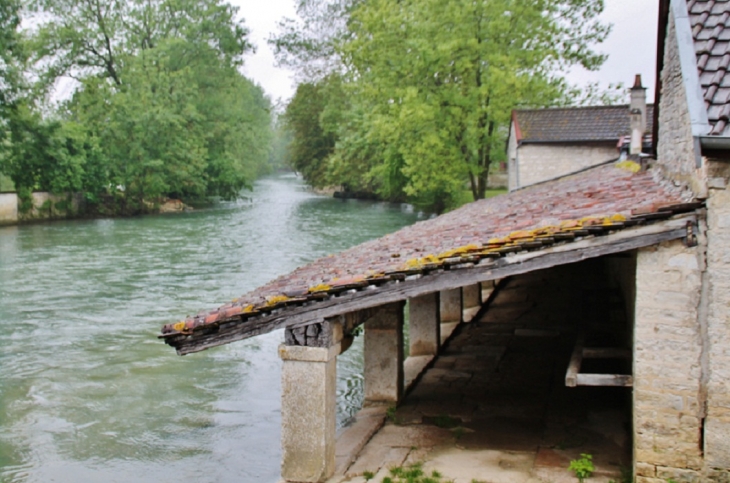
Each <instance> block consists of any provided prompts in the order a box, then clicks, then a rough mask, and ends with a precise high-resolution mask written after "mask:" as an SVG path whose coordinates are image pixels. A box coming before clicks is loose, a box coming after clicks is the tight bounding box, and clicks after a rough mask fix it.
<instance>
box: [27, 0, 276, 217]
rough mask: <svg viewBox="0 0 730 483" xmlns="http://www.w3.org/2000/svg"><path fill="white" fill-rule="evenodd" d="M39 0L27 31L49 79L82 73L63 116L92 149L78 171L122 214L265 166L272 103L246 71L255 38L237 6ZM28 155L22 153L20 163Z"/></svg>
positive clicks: (234, 181)
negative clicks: (243, 66)
mask: <svg viewBox="0 0 730 483" xmlns="http://www.w3.org/2000/svg"><path fill="white" fill-rule="evenodd" d="M32 7H33V8H34V9H35V11H36V13H38V14H42V15H40V16H39V17H38V18H39V21H38V25H37V26H36V27H35V28H34V30H33V32H31V35H30V38H31V43H30V45H31V46H32V48H33V52H34V55H33V61H34V62H35V68H36V72H37V73H38V78H39V79H40V80H41V85H42V87H44V88H48V87H49V86H51V85H53V83H54V82H55V81H56V80H57V79H58V78H59V77H62V76H69V77H72V78H74V79H76V81H77V83H78V84H77V88H76V91H75V93H74V95H73V97H72V99H70V100H69V101H67V102H65V103H64V104H63V105H62V106H61V109H60V110H59V111H58V112H57V113H56V114H55V116H56V117H57V118H58V119H57V121H55V123H56V124H57V125H60V126H63V127H64V129H62V130H60V131H58V133H65V134H68V135H70V136H72V137H70V138H69V139H68V141H69V142H70V144H69V145H70V146H79V147H83V150H81V151H79V153H82V152H83V153H85V155H84V156H81V154H79V156H81V157H76V158H74V159H76V161H77V162H76V163H75V164H74V166H77V167H78V170H77V171H79V173H80V174H79V175H78V176H77V177H76V178H74V179H75V180H81V181H80V182H81V189H82V190H83V191H84V192H86V194H87V198H89V199H91V200H92V201H100V200H101V199H102V198H105V197H108V196H111V197H112V198H114V199H116V200H118V202H119V203H118V205H117V209H118V210H121V211H125V212H138V211H145V210H148V209H149V208H150V207H151V206H153V205H154V203H156V202H157V201H159V200H160V199H161V198H163V197H165V196H169V197H176V198H183V199H198V198H201V197H205V196H219V197H222V198H225V199H232V198H235V197H237V196H238V195H239V192H240V191H241V189H242V188H245V187H248V186H250V184H251V181H252V180H253V179H254V178H255V177H256V176H257V175H259V174H260V173H261V172H262V170H263V169H264V166H265V165H266V163H267V162H268V157H269V151H270V141H271V135H272V134H271V119H270V103H269V100H268V99H267V98H266V96H265V95H264V93H263V91H262V90H261V88H260V87H259V86H256V85H255V84H253V83H252V82H251V81H249V80H248V79H246V78H245V77H244V76H243V75H241V74H240V73H239V71H238V68H239V67H240V65H241V64H242V62H243V60H242V58H243V57H242V56H243V54H244V53H245V52H247V51H248V50H250V49H251V48H252V46H251V45H250V44H249V42H248V40H247V34H248V31H247V29H246V28H245V26H244V25H243V22H242V21H239V20H237V19H236V15H237V9H236V8H235V7H232V6H231V5H230V4H228V3H226V2H225V1H223V0H144V1H143V0H111V1H101V0H34V2H33V3H32ZM82 134H83V136H82ZM51 145H53V146H56V145H59V144H58V143H55V144H48V146H51ZM26 152H29V150H26ZM46 158H47V159H48V160H49V162H50V161H54V160H56V158H55V157H54V156H46ZM59 159H60V158H59ZM63 159H66V158H63ZM28 163H29V160H28V159H20V158H18V159H16V162H15V164H14V166H15V168H14V169H16V171H22V166H23V165H28ZM36 171H37V170H36ZM36 171H34V170H29V172H36ZM48 172H52V173H54V172H56V171H53V170H48ZM31 181H32V182H33V183H34V184H35V185H36V187H38V186H40V185H41V184H43V182H42V180H40V179H39V178H38V177H33V176H30V177H28V179H27V180H24V183H25V182H31ZM66 185H68V186H71V185H73V186H77V185H78V183H76V182H74V183H66Z"/></svg>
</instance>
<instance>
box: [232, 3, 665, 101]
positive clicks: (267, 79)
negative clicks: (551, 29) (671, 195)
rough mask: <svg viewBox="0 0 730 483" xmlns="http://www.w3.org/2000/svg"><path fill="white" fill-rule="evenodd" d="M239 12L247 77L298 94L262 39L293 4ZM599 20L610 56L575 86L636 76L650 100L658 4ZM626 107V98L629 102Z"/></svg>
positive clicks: (634, 6) (578, 75)
mask: <svg viewBox="0 0 730 483" xmlns="http://www.w3.org/2000/svg"><path fill="white" fill-rule="evenodd" d="M230 1H231V3H233V4H234V5H237V6H239V7H240V11H239V13H240V15H241V16H242V17H243V18H244V19H245V20H246V24H247V25H248V27H249V29H250V30H251V41H252V42H253V43H254V44H255V45H256V48H257V51H256V53H255V54H249V55H248V56H247V58H246V63H245V67H244V71H245V74H246V75H247V76H249V77H250V78H252V79H253V80H254V81H255V82H257V83H258V84H260V85H261V86H262V87H263V88H264V90H265V91H266V93H267V94H268V95H269V96H270V97H271V99H272V100H273V101H276V100H277V99H282V100H287V99H289V98H290V97H291V96H292V95H293V93H294V89H295V88H296V86H295V83H294V80H293V79H292V76H291V73H290V72H289V71H287V70H286V69H282V68H277V67H275V61H274V54H273V53H272V51H271V49H270V48H269V46H268V44H267V43H266V39H268V38H269V35H270V34H271V33H272V32H275V31H276V23H277V22H278V20H279V19H281V18H282V17H287V16H288V17H294V16H295V15H296V13H295V3H296V0H230ZM605 3H606V8H605V11H604V12H603V15H602V18H603V20H604V21H606V22H609V23H612V24H613V31H612V32H611V34H610V35H609V37H608V39H607V40H606V42H604V43H603V44H602V45H600V46H599V47H598V49H597V50H599V51H600V52H603V53H606V54H608V60H607V61H606V63H605V64H604V65H603V67H602V68H601V70H600V71H597V72H586V71H582V72H578V71H576V72H572V73H571V74H570V75H569V80H570V81H571V82H572V83H574V84H579V85H584V84H586V83H587V82H595V81H597V82H600V83H601V84H602V85H604V86H606V85H608V84H609V83H618V82H623V83H624V84H625V85H626V86H627V87H631V85H632V84H633V81H634V75H635V74H641V76H642V79H643V83H644V87H648V88H649V90H648V91H647V99H650V100H651V99H653V98H654V88H653V87H654V77H655V76H654V69H655V66H656V62H655V59H656V29H657V9H658V4H659V1H658V0H605ZM627 102H628V96H627Z"/></svg>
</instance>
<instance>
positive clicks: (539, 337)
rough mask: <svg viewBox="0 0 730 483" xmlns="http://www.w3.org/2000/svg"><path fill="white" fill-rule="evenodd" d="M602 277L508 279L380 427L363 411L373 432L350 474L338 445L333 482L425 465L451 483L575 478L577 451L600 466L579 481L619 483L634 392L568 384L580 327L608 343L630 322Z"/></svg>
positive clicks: (597, 268) (554, 274)
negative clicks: (571, 466) (572, 464)
mask: <svg viewBox="0 0 730 483" xmlns="http://www.w3.org/2000/svg"><path fill="white" fill-rule="evenodd" d="M572 280H580V281H581V282H580V285H577V284H571V281H572ZM586 280H588V281H589V282H587V283H586ZM591 280H592V281H593V282H591ZM605 280H607V277H606V276H605V274H604V273H603V272H602V265H601V264H600V262H595V261H589V262H583V263H581V264H576V265H572V266H565V267H558V268H554V269H550V270H546V271H541V272H534V273H531V274H527V275H524V276H520V277H515V278H513V279H511V280H508V281H506V283H504V284H503V285H502V287H501V288H500V289H499V290H498V291H497V292H496V293H495V297H493V300H492V302H491V304H490V305H489V306H488V307H486V310H483V311H482V312H481V313H480V314H479V315H478V316H477V318H476V321H474V322H472V323H469V324H462V325H461V326H459V327H458V328H457V330H456V331H455V333H454V336H453V337H452V338H451V339H450V340H449V341H448V342H447V343H446V344H445V346H444V347H443V348H442V352H441V354H440V355H439V356H438V357H437V358H436V359H435V361H434V362H433V364H432V365H431V367H430V368H429V369H427V370H426V371H425V372H424V373H423V374H422V376H421V378H420V380H418V381H417V383H416V384H415V385H414V386H413V388H412V390H411V391H410V392H409V394H408V395H407V397H406V398H405V400H404V401H403V403H402V404H401V405H400V406H399V407H398V408H397V410H396V411H395V412H394V413H393V411H392V410H390V411H389V417H388V418H387V421H386V423H385V425H384V426H383V427H382V428H381V429H380V430H379V431H377V432H375V431H376V430H377V427H378V426H379V425H378V424H376V423H377V422H378V421H379V419H378V416H380V417H381V418H382V416H383V413H384V412H385V408H366V409H365V410H363V418H361V419H360V424H363V422H362V421H365V420H367V419H368V418H371V422H372V424H371V425H370V434H368V435H367V437H370V435H371V434H373V432H375V434H374V436H372V438H371V439H370V441H369V442H368V443H367V445H366V446H365V447H364V448H363V449H362V450H361V451H360V452H359V454H358V455H357V458H356V459H355V461H354V463H352V464H351V465H349V468H346V467H347V465H348V464H349V462H350V460H348V459H347V458H345V457H344V452H346V451H344V452H343V451H342V450H340V449H339V448H340V446H338V458H339V460H338V466H339V472H340V474H339V476H336V477H335V478H333V479H332V480H331V481H332V482H344V481H348V482H354V483H355V482H357V483H359V482H363V481H365V478H364V477H363V475H364V474H365V472H372V473H374V474H375V476H374V478H373V479H372V480H371V481H376V482H378V483H380V482H381V481H382V480H383V478H384V477H386V476H388V474H389V469H390V468H392V467H397V466H401V465H408V464H411V463H415V462H421V463H423V464H424V468H425V469H426V470H428V471H431V470H433V469H435V470H438V471H439V472H440V473H441V474H443V475H444V478H443V480H442V481H449V480H453V481H454V482H455V483H472V482H473V481H477V482H480V483H482V482H483V483H502V482H505V483H506V482H510V483H519V482H525V483H527V482H530V483H532V482H554V483H559V482H562V481H565V482H575V481H577V479H576V478H575V477H574V476H573V475H572V473H570V472H569V471H568V469H567V468H568V465H569V463H570V461H571V460H573V459H577V458H579V457H580V454H581V453H589V454H591V455H592V456H593V460H594V463H595V464H596V472H595V473H594V476H593V477H591V478H590V479H588V480H586V481H589V482H608V481H609V480H611V479H613V480H615V481H617V482H618V481H621V471H622V469H624V468H630V466H631V454H630V453H631V441H630V439H629V435H630V427H631V419H630V414H631V413H630V404H631V390H630V389H627V388H601V387H590V388H589V387H577V388H567V387H565V384H564V379H565V371H566V368H567V365H568V361H569V359H570V355H571V352H572V349H573V344H574V341H575V337H576V334H577V333H578V332H579V331H586V332H587V333H589V334H597V335H599V336H600V337H599V339H607V338H610V337H613V336H615V335H616V334H617V333H620V332H621V327H625V325H626V324H625V320H621V317H622V311H621V310H619V308H620V306H621V303H622V302H621V300H620V297H618V295H617V294H616V293H615V292H613V291H612V290H611V289H610V287H608V286H606V285H605ZM607 329H608V330H607ZM601 334H604V335H601ZM611 343H615V341H611ZM355 432H357V431H355ZM344 439H347V438H344ZM338 445H339V443H338ZM345 468H346V469H345Z"/></svg>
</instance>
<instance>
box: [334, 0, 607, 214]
mask: <svg viewBox="0 0 730 483" xmlns="http://www.w3.org/2000/svg"><path fill="white" fill-rule="evenodd" d="M602 9H603V2H602V1H601V0H538V1H535V2H519V1H516V0H480V1H476V2H474V1H466V0H449V1H443V0H419V1H415V0H403V1H400V2H391V1H388V0H372V1H368V2H364V3H362V4H360V5H359V6H358V7H357V8H356V9H354V10H353V12H352V14H351V17H350V22H349V28H350V36H349V37H348V40H347V41H346V42H344V43H343V44H342V46H341V55H342V58H343V60H344V63H345V66H346V67H347V71H348V73H349V75H350V82H351V83H352V85H353V89H354V91H355V92H356V94H355V95H356V96H357V97H358V98H359V99H361V102H363V103H364V104H365V105H366V107H367V109H369V111H370V114H369V115H368V117H369V119H368V121H367V122H365V123H363V124H362V125H361V126H360V127H361V128H363V129H365V130H366V132H367V134H366V135H365V136H366V137H369V138H371V139H375V140H377V141H379V142H381V143H383V144H384V145H386V146H389V147H390V148H389V150H388V151H389V152H390V154H389V155H388V156H385V157H384V159H383V162H384V165H381V166H379V167H377V168H375V170H376V173H377V174H378V175H379V176H385V177H388V176H394V175H395V176H403V177H405V178H406V179H407V182H406V183H405V186H404V187H403V189H404V191H405V193H406V194H408V195H409V196H411V197H413V198H417V199H418V198H422V199H426V200H428V199H431V200H433V201H437V200H444V199H446V201H442V202H441V203H440V204H441V206H439V203H436V208H437V209H439V208H444V207H445V205H448V198H449V196H453V194H454V193H456V192H457V191H459V190H460V189H461V186H463V184H464V183H465V182H468V186H469V187H470V189H471V192H472V195H473V197H474V199H479V198H483V197H484V195H485V190H486V182H487V176H488V172H489V165H490V163H491V162H492V161H493V160H494V159H498V156H500V155H501V152H502V151H503V150H504V145H503V142H504V138H505V134H506V127H507V125H508V121H509V114H510V112H511V110H512V109H513V108H516V107H521V106H532V107H536V106H544V105H551V104H555V103H557V102H565V99H566V96H567V95H568V92H569V89H568V85H567V84H566V82H565V80H564V79H563V77H562V75H561V73H562V72H564V71H565V70H566V69H567V68H569V67H571V66H573V65H577V64H579V65H582V66H584V67H586V68H588V69H594V68H596V67H598V66H599V65H600V64H601V63H602V61H603V60H604V58H603V56H601V55H598V54H596V53H594V52H593V51H592V46H593V45H594V44H595V43H597V42H600V41H602V40H603V39H604V38H605V36H606V34H607V32H608V28H607V27H606V26H604V25H602V24H600V23H599V22H598V21H597V20H596V17H597V15H598V14H599V13H600V12H601V11H602ZM341 139H342V140H343V141H345V142H346V140H347V139H348V138H347V137H344V136H343V137H342V138H341ZM383 183H387V182H386V181H383ZM390 184H396V185H397V184H398V183H397V182H396V183H393V182H391V183H390Z"/></svg>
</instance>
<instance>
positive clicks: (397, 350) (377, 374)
mask: <svg viewBox="0 0 730 483" xmlns="http://www.w3.org/2000/svg"><path fill="white" fill-rule="evenodd" d="M404 305H405V303H404V302H395V303H392V304H388V305H383V306H382V307H379V309H378V311H377V312H376V313H375V314H374V315H373V316H372V317H371V318H370V319H368V320H367V321H366V322H365V340H364V346H365V348H364V350H365V401H366V402H371V403H373V402H377V403H396V404H397V403H398V402H399V401H400V399H401V397H402V396H403V306H404Z"/></svg>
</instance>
